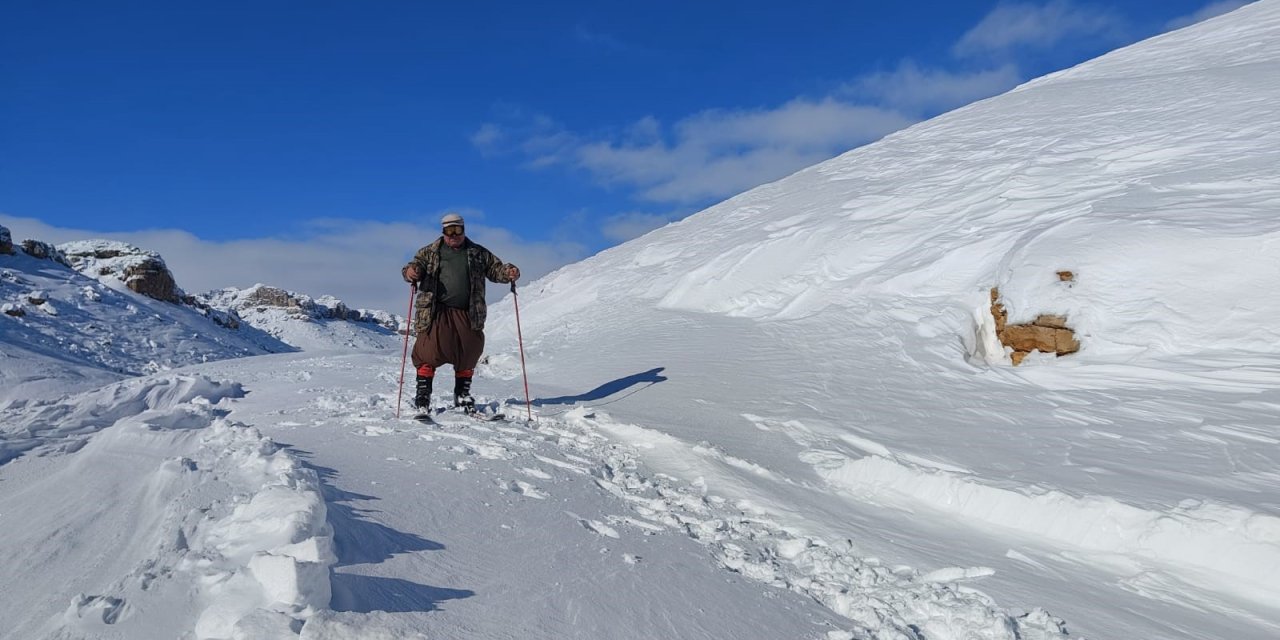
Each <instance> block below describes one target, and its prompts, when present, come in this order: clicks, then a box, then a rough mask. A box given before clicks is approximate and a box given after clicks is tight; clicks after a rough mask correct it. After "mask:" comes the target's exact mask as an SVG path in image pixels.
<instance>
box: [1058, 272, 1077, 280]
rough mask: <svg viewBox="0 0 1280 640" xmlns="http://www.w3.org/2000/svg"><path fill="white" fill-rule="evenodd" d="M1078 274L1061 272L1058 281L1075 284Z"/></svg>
mask: <svg viewBox="0 0 1280 640" xmlns="http://www.w3.org/2000/svg"><path fill="white" fill-rule="evenodd" d="M1075 279H1076V274H1074V273H1072V272H1070V271H1059V272H1058V280H1060V281H1062V282H1075Z"/></svg>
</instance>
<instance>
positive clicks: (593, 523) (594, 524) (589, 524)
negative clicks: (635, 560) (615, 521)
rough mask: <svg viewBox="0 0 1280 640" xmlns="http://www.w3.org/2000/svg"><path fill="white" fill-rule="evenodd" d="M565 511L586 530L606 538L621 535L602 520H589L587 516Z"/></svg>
mask: <svg viewBox="0 0 1280 640" xmlns="http://www.w3.org/2000/svg"><path fill="white" fill-rule="evenodd" d="M565 513H566V514H568V515H569V516H570V517H572V518H574V519H576V520H577V521H578V524H580V525H582V526H583V528H585V529H586V530H587V531H590V532H592V533H595V534H598V535H602V536H604V537H606V538H615V539H617V538H621V537H622V536H620V535H618V530H617V529H614V528H613V527H610V526H609V525H607V524H605V523H603V522H600V521H599V520H590V519H588V518H584V517H582V516H580V515H578V514H576V513H572V512H569V511H566V512H565Z"/></svg>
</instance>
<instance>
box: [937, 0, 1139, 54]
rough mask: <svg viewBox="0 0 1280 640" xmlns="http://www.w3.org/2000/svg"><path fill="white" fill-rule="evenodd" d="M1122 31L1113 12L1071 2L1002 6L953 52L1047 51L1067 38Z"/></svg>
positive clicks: (1056, 0)
mask: <svg viewBox="0 0 1280 640" xmlns="http://www.w3.org/2000/svg"><path fill="white" fill-rule="evenodd" d="M1122 29H1123V21H1122V20H1121V19H1120V17H1119V16H1118V15H1117V14H1116V13H1115V12H1114V11H1111V10H1110V9H1105V8H1099V7H1090V6H1083V5H1077V4H1075V3H1073V2H1070V1H1069V0H1051V1H1050V2H1048V3H1045V4H1042V5H1037V4H1030V3H1011V4H1001V5H1000V6H998V7H996V8H995V9H994V10H992V11H991V13H989V14H987V15H986V17H984V18H983V19H982V20H981V21H980V22H979V23H978V24H977V25H976V26H974V27H973V28H972V29H970V30H969V31H968V32H966V33H965V34H964V36H962V37H961V38H960V41H959V42H957V43H956V44H955V46H954V47H952V52H953V53H954V54H956V55H958V56H961V57H968V56H975V55H988V54H995V55H1000V54H1006V53H1009V52H1010V51H1011V50H1012V49H1014V48H1017V47H1029V48H1039V49H1048V48H1051V47H1053V46H1055V45H1057V44H1058V43H1060V42H1062V41H1063V40H1065V39H1067V38H1080V37H1105V38H1116V37H1118V36H1119V34H1120V32H1121V31H1122Z"/></svg>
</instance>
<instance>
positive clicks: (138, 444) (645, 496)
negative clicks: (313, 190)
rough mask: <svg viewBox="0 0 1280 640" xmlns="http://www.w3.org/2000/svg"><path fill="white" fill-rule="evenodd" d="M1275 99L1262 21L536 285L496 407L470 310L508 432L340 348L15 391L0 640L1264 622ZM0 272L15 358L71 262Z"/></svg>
mask: <svg viewBox="0 0 1280 640" xmlns="http://www.w3.org/2000/svg"><path fill="white" fill-rule="evenodd" d="M1276 105H1280V0H1262V1H1261V2H1257V3H1254V4H1251V5H1248V6H1246V7H1244V8H1242V9H1240V10H1238V11H1235V12H1233V13H1231V14H1228V15H1226V16H1223V17H1220V18H1217V19H1214V20H1211V21H1208V22H1206V23H1202V24H1200V25H1196V26H1193V27H1190V28H1187V29H1183V30H1181V31H1178V32H1174V33H1170V34H1167V35H1164V36H1161V37H1158V38H1154V39H1152V40H1149V41H1146V42H1143V43H1139V44H1137V45H1134V46H1132V47H1128V48H1126V49H1122V50H1119V51H1116V52H1113V53H1112V54H1109V55H1107V56H1104V57H1102V58H1100V59H1098V60H1095V61H1092V62H1089V63H1086V64H1083V65H1080V66H1079V67H1076V68H1074V69H1069V70H1066V71H1063V72H1061V73H1057V74H1054V75H1051V76H1048V77H1046V78H1041V79H1039V80H1036V81H1033V82H1030V83H1028V84H1026V85H1024V86H1022V87H1019V88H1018V89H1016V90H1014V91H1012V92H1010V93H1008V94H1005V95H1002V96H999V97H996V98H992V99H990V100H986V101H983V102H980V103H977V104H974V105H971V106H969V107H966V108H963V109H960V110H957V111H955V112H952V113H949V114H946V115H944V116H942V117H940V118H937V119H935V120H932V121H929V122H926V123H923V124H921V125H918V126H916V127H913V128H911V129H909V130H906V131H903V132H901V133H898V134H895V135H893V136H890V137H889V138H886V139H885V140H882V141H880V142H878V143H876V144H872V145H869V146H867V147H864V148H862V149H858V150H855V151H853V152H850V153H848V154H845V155H843V156H841V157H838V158H835V159H832V160H830V161H828V162H825V163H823V164H820V165H817V166H815V167H812V168H810V169H807V170H804V171H801V172H799V173H797V174H795V175H793V176H790V177H788V178H786V179H783V180H780V181H778V182H776V183H773V184H770V185H766V186H763V187H760V188H758V189H755V190H752V191H750V192H748V193H745V194H742V195H740V196H738V197H736V198H733V199H731V200H729V201H727V202H724V203H722V204H720V205H717V206H715V207H712V208H710V209H708V210H706V211H704V212H701V213H699V214H697V215H694V216H692V217H690V218H688V219H687V220H684V221H682V222H679V223H676V224H673V225H670V226H668V227H666V228H663V229H660V230H657V231H655V232H652V233H650V234H648V235H646V236H644V237H642V238H639V239H636V240H634V241H632V242H629V243H627V244H625V245H622V246H620V247H617V248H614V249H611V250H609V251H606V252H604V253H602V254H600V255H598V256H595V257H593V258H591V259H588V260H586V261H583V262H581V263H578V264H575V265H570V266H568V267H566V268H564V269H561V270H560V271H558V272H556V273H554V274H551V275H549V276H547V277H546V278H543V279H541V280H539V281H537V282H533V283H530V284H528V285H526V286H522V287H521V288H520V296H519V298H518V302H519V304H520V310H521V319H522V321H523V326H522V327H521V328H520V329H521V330H522V333H523V336H524V351H525V353H524V356H527V362H528V376H529V381H530V386H531V388H532V396H533V397H532V402H531V405H532V406H531V407H530V408H528V409H526V407H525V405H524V386H523V380H522V367H521V360H522V355H521V352H520V349H519V347H518V344H517V338H516V336H517V333H518V330H517V327H516V325H515V314H513V313H511V311H512V310H513V309H512V307H513V305H512V302H513V300H512V299H511V298H508V299H506V300H501V301H498V300H495V301H492V302H491V304H490V312H491V316H490V332H489V352H490V357H489V358H488V361H487V363H486V364H485V365H483V366H482V367H480V368H479V371H478V376H479V377H478V379H477V380H476V382H475V387H474V390H475V391H476V392H477V394H478V397H479V400H480V401H481V402H482V403H483V404H486V405H488V406H491V407H494V408H498V409H501V408H503V407H505V411H506V412H507V413H508V414H509V415H510V416H512V417H513V418H514V417H516V416H524V415H528V414H526V413H525V412H526V411H528V412H529V413H530V414H532V415H533V417H534V420H533V421H531V422H530V423H528V424H522V423H520V422H512V423H508V424H492V423H484V424H480V423H475V422H470V421H468V420H467V419H466V418H462V417H451V416H450V415H449V414H444V415H442V416H440V420H439V424H437V425H433V426H423V425H419V424H417V423H413V422H410V421H404V420H396V419H395V415H396V412H397V402H399V401H400V398H398V396H397V388H396V387H397V382H398V377H399V374H400V372H398V371H397V370H396V367H397V366H398V365H399V364H400V353H399V352H398V351H397V350H394V349H385V348H384V349H381V350H373V349H367V348H364V347H363V346H361V345H356V346H360V347H361V348H359V349H352V350H347V351H345V352H341V353H338V352H333V351H323V352H322V351H313V352H301V353H296V352H295V353H284V354H275V355H263V356H257V357H251V358H237V359H223V360H219V361H217V362H209V363H203V364H193V365H191V366H188V367H186V368H185V369H183V370H181V371H161V372H158V373H154V374H151V375H147V376H143V377H138V378H132V379H129V380H124V381H120V382H113V383H111V384H107V385H106V386H100V387H96V388H95V387H92V386H91V385H90V386H86V385H85V383H84V382H83V381H81V382H80V383H77V384H79V385H80V387H81V388H84V389H87V390H86V391H84V392H83V393H80V394H78V395H68V396H67V397H62V398H57V399H53V398H31V399H27V398H25V397H24V398H15V399H14V400H13V401H11V402H9V404H8V405H0V407H3V408H0V411H4V412H5V413H4V414H3V415H2V416H0V425H3V432H2V433H0V436H3V439H2V440H0V454H3V455H0V526H4V527H5V529H4V535H0V602H3V603H4V604H3V605H0V637H10V636H11V637H15V638H19V637H20V638H89V637H93V638H112V637H119V638H141V639H144V640H150V639H157V640H158V639H161V638H172V637H195V638H288V637H302V638H316V639H318V638H347V639H356V640H366V639H372V638H423V637H474V638H503V637H511V636H513V635H519V636H521V637H535V638H563V637H581V638H650V637H680V638H729V637H731V638H783V637H787V638H814V639H817V638H825V639H826V640H850V639H853V638H857V639H864V638H873V639H884V640H890V639H892V640H943V639H946V640H951V639H955V640H1028V639H1034V640H1047V639H1050V638H1090V639H1093V640H1097V639H1129V638H1161V639H1183V640H1192V639H1195V640H1205V639H1221V640H1226V639H1231V640H1240V639H1246V640H1262V639H1266V638H1274V637H1277V636H1278V635H1280V601H1278V600H1277V598H1276V595H1275V594H1277V593H1280V502H1277V500H1276V498H1275V496H1276V495H1277V492H1278V491H1280V367H1278V366H1277V365H1276V362H1277V356H1278V355H1280V341H1277V338H1280V335H1277V334H1278V333H1280V328H1278V326H1277V324H1276V322H1275V318H1276V317H1278V313H1280V296H1277V295H1276V294H1274V293H1272V291H1271V289H1272V287H1270V286H1269V285H1270V280H1272V279H1273V278H1274V276H1275V274H1277V273H1280V241H1278V240H1277V239H1278V238H1280V218H1277V216H1276V212H1277V211H1280V174H1277V173H1276V172H1275V169H1274V168H1275V167H1276V166H1280V107H1277V106H1276ZM2 239H3V234H0V240H2ZM6 261H8V262H6ZM14 261H17V262H14ZM15 264H16V265H18V266H19V267H20V268H13V267H12V266H11V265H15ZM0 268H8V269H10V271H9V272H10V273H11V274H14V275H15V276H16V277H19V278H22V279H25V280H27V281H29V282H26V283H25V284H23V285H22V287H21V288H19V287H17V286H15V285H13V284H12V283H10V284H8V285H5V287H6V288H5V289H3V291H4V296H5V298H4V301H5V303H6V304H7V305H9V307H7V308H21V309H23V310H24V312H25V315H24V316H22V317H18V318H12V317H9V318H5V317H0V327H5V329H0V331H7V332H9V333H0V341H3V345H4V353H5V355H6V356H7V358H8V359H6V360H4V361H0V372H3V375H6V376H11V377H13V376H17V375H19V373H20V372H21V371H23V369H22V366H25V365H22V364H14V361H15V356H13V355H11V354H12V353H18V354H19V356H18V357H17V358H29V359H28V360H27V362H34V361H37V359H38V358H46V355H45V354H44V353H43V352H42V351H38V350H32V349H29V348H27V347H26V346H25V345H26V344H27V342H22V341H21V340H26V339H27V338H26V335H27V334H21V335H19V334H16V333H12V331H15V329H14V328H13V327H15V326H21V327H26V326H27V325H25V324H14V323H13V321H16V322H31V319H32V318H40V317H43V316H39V315H38V314H40V313H46V312H43V311H40V307H41V305H42V304H43V303H40V304H37V303H36V302H35V301H33V300H32V299H31V298H30V297H28V298H27V299H25V300H24V299H22V296H30V295H31V291H32V290H34V289H36V288H40V289H44V290H49V291H52V290H53V289H54V287H53V286H52V285H53V283H55V281H56V280H57V278H55V277H54V276H56V277H60V278H63V279H68V281H69V282H70V281H72V280H74V279H75V278H81V279H80V280H74V283H73V285H69V288H67V289H66V290H65V291H62V292H61V294H62V295H63V298H61V299H62V300H63V302H61V303H56V304H54V308H55V310H57V312H58V313H59V314H60V315H65V314H66V313H67V312H65V311H64V309H72V308H74V309H77V310H78V307H75V306H74V305H72V304H71V300H72V299H74V296H75V295H84V294H78V293H77V292H78V291H80V290H81V289H82V288H83V285H82V284H80V283H82V282H86V280H84V279H83V277H82V276H80V274H78V273H74V272H69V271H68V270H67V269H65V268H63V267H62V266H61V265H59V264H58V263H56V262H52V261H48V260H45V261H39V260H36V259H35V258H33V257H31V256H26V255H22V254H19V255H17V256H0ZM42 269H43V270H44V271H41V270H42ZM68 273H70V274H71V277H70V278H68V276H67V275H66V274H68ZM33 274H34V275H33ZM37 277H46V279H45V280H37ZM88 282H91V283H94V284H96V281H88ZM116 282H119V280H118V279H117V280H116ZM122 286H123V284H122ZM94 291H96V292H97V293H98V295H102V296H104V299H105V295H106V293H108V292H114V293H119V294H121V295H123V293H122V292H120V291H116V290H115V289H111V288H110V287H107V288H106V289H100V288H98V289H94ZM250 291H251V292H252V293H250V292H235V291H228V292H221V293H217V292H215V293H214V294H210V295H209V296H206V297H205V298H204V304H207V305H209V306H210V308H223V309H225V310H226V311H227V313H229V314H230V313H234V315H235V316H236V317H240V318H243V319H245V320H246V321H250V320H249V319H250V318H253V317H255V315H258V314H260V316H261V317H262V318H264V319H263V320H262V322H263V323H265V324H264V326H266V327H269V326H271V323H273V322H275V321H276V320H277V319H279V317H281V316H282V315H288V313H289V312H287V311H279V310H278V309H280V308H289V306H290V304H291V303H290V302H288V300H294V301H295V306H296V307H297V308H298V309H303V308H304V307H307V306H308V305H307V304H303V302H302V300H303V298H302V297H300V296H297V295H296V294H289V293H287V292H284V297H283V298H280V297H279V296H278V295H277V294H276V293H275V292H274V291H271V290H270V289H268V288H264V287H255V288H254V289H252V290H250ZM52 295H53V294H52V293H50V294H49V296H50V297H52ZM131 295H132V294H131ZM993 296H994V299H993ZM43 297H44V296H36V298H37V299H43ZM273 297H274V298H280V299H283V300H284V301H285V302H284V304H283V306H279V305H276V306H275V309H276V310H272V308H270V307H271V305H267V304H266V303H264V302H263V300H264V299H270V298H273ZM123 299H124V298H122V300H123ZM132 299H133V298H129V300H132ZM134 304H135V306H136V307H137V308H139V309H148V310H149V309H150V308H151V307H149V306H147V305H149V303H146V304H144V305H137V304H136V303H134ZM156 304H168V303H156ZM259 305H262V306H263V310H262V311H261V312H259V311H258V307H259ZM310 305H311V307H310V308H311V309H312V310H316V309H318V308H324V309H329V310H333V309H335V308H336V307H337V306H336V305H335V304H332V303H330V302H328V301H312V302H311V303H310ZM190 313H191V314H192V315H193V316H195V317H198V318H200V319H201V320H202V321H206V322H207V319H206V318H203V317H202V316H199V314H198V312H196V311H191V312H190ZM295 313H304V312H303V311H298V312H295ZM305 313H307V314H308V317H309V318H312V319H313V320H314V316H311V315H309V313H310V312H305ZM319 313H321V314H322V315H323V314H324V313H331V311H323V312H319ZM135 315H137V314H135ZM113 317H116V318H118V316H113ZM7 321H8V322H10V323H9V324H5V322H7ZM215 326H216V325H215ZM301 326H306V325H305V324H304V325H301ZM24 330H25V329H24ZM266 330H270V329H266ZM1063 332H1065V333H1063ZM37 333H38V332H37ZM40 335H45V334H40ZM277 335H280V336H281V337H282V339H283V337H285V334H284V333H280V334H277ZM103 338H104V339H105V338H110V339H111V340H112V341H115V340H116V338H115V334H110V335H107V334H104V335H103ZM388 338H389V339H390V340H392V342H393V343H394V339H395V338H394V336H388ZM48 339H50V340H52V338H48ZM1042 341H1044V342H1042ZM13 345H21V348H20V349H18V350H16V351H15V350H14V349H11V346H13ZM129 347H130V349H140V350H143V351H145V348H144V347H143V345H141V344H137V343H129ZM48 348H49V349H54V346H52V345H50V346H49V347H48ZM1050 349H1052V350H1053V351H1054V352H1055V353H1059V352H1060V353H1063V354H1065V355H1062V356H1055V355H1050V354H1048V353H1045V351H1046V350H1050ZM24 350H25V351H24ZM130 353H131V352H130ZM126 355H129V354H126ZM1015 355H1016V356H1017V360H1018V361H1019V362H1020V364H1019V365H1017V366H1014V364H1013V361H1014V356H1015ZM120 357H125V356H123V355H122V356H120ZM63 360H66V359H65V358H64V359H63ZM41 362H43V361H41ZM54 375H58V376H61V375H63V374H62V373H56V374H54V373H50V374H48V379H50V380H52V379H54V378H53V376H54ZM105 382H107V381H103V383H105ZM68 384H70V383H68ZM439 387H441V388H440V389H439V391H440V392H441V393H440V395H441V396H442V397H441V398H439V400H442V401H443V400H444V398H443V395H444V393H443V392H444V391H445V390H447V388H448V387H449V385H448V381H447V379H446V380H444V381H442V383H441V384H440V385H439ZM273 441H278V442H288V443H289V445H288V447H284V448H282V445H277V444H274V442H273ZM122 460H126V461H128V464H120V461H122ZM68 487H74V488H77V489H80V491H74V492H68V491H67V488H68ZM50 505H58V508H50ZM6 634H9V636H6Z"/></svg>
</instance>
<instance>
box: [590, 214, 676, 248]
mask: <svg viewBox="0 0 1280 640" xmlns="http://www.w3.org/2000/svg"><path fill="white" fill-rule="evenodd" d="M672 220H673V218H672V217H670V216H664V215H657V214H653V213H640V212H631V213H620V214H617V215H613V216H609V217H608V218H605V219H604V222H603V223H602V224H601V225H600V232H601V233H602V234H603V235H604V237H606V238H608V239H609V240H612V241H614V242H619V243H621V242H626V241H628V240H632V239H634V238H639V237H640V236H642V235H644V234H646V233H649V232H650V231H653V230H654V229H658V228H660V227H663V226H666V225H667V223H669V222H671V221H672Z"/></svg>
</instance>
